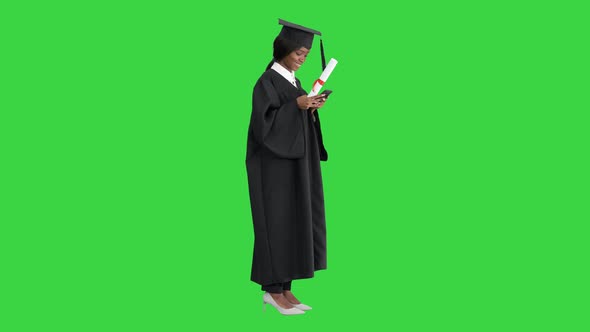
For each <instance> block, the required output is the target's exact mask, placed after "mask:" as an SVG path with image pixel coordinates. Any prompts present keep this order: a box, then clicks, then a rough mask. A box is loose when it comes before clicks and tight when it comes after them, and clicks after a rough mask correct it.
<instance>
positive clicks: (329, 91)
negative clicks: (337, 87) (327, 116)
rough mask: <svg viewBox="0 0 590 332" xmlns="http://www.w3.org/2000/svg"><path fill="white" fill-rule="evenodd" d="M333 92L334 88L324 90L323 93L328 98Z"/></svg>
mask: <svg viewBox="0 0 590 332" xmlns="http://www.w3.org/2000/svg"><path fill="white" fill-rule="evenodd" d="M330 93H332V90H324V91H323V92H322V93H320V94H321V95H324V98H326V99H328V96H329V95H330Z"/></svg>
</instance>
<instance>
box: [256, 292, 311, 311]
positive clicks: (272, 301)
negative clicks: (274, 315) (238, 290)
mask: <svg viewBox="0 0 590 332" xmlns="http://www.w3.org/2000/svg"><path fill="white" fill-rule="evenodd" d="M267 303H268V304H270V305H272V306H273V307H275V308H277V310H278V311H279V312H280V313H281V314H283V315H301V314H304V313H305V312H304V311H303V310H300V309H297V308H289V309H285V308H283V307H281V306H280V305H279V304H278V303H277V302H276V301H275V299H273V298H272V296H271V295H270V293H268V292H265V293H264V295H263V296H262V310H264V311H266V304H267Z"/></svg>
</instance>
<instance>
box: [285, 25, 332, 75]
mask: <svg viewBox="0 0 590 332" xmlns="http://www.w3.org/2000/svg"><path fill="white" fill-rule="evenodd" d="M279 24H280V25H282V26H283V28H282V29H281V32H279V36H281V37H283V38H285V39H288V40H290V41H292V42H294V43H295V44H297V46H298V47H305V48H307V49H311V45H312V43H313V36H314V35H318V36H321V35H322V33H321V32H319V31H317V30H313V29H310V28H306V27H304V26H301V25H298V24H295V23H291V22H287V21H285V20H281V19H279ZM320 53H321V55H322V70H324V69H326V57H325V56H324V43H323V42H322V39H321V38H320Z"/></svg>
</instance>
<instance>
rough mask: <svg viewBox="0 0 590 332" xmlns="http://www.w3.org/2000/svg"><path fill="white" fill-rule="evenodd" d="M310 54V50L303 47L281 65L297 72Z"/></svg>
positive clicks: (292, 53)
mask: <svg viewBox="0 0 590 332" xmlns="http://www.w3.org/2000/svg"><path fill="white" fill-rule="evenodd" d="M308 54H309V50H308V49H307V48H305V47H301V48H300V49H298V50H295V51H293V52H291V53H289V54H288V55H287V56H286V57H285V58H284V59H283V60H282V61H281V62H280V63H281V64H282V65H283V67H285V68H287V69H288V70H291V71H297V69H299V67H301V65H303V63H304V62H305V59H306V58H307V55H308Z"/></svg>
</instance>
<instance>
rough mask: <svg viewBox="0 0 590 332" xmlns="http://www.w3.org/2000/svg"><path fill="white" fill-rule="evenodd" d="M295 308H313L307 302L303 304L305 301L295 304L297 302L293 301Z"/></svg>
mask: <svg viewBox="0 0 590 332" xmlns="http://www.w3.org/2000/svg"><path fill="white" fill-rule="evenodd" d="M291 304H292V305H293V306H294V307H295V308H297V309H299V310H303V311H306V310H311V307H310V306H308V305H307V304H303V303H299V304H295V303H291Z"/></svg>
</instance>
